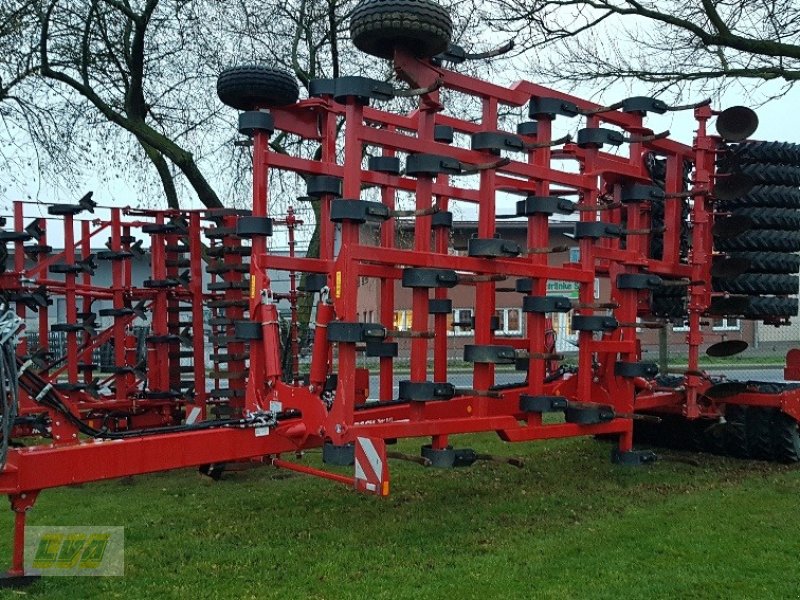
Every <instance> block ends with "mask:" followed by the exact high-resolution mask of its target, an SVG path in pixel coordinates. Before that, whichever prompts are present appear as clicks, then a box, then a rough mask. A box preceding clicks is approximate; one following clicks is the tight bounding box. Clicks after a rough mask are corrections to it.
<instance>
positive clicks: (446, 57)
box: [432, 40, 514, 65]
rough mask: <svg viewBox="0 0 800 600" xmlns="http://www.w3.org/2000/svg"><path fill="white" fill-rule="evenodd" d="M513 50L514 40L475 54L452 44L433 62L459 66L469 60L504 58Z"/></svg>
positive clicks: (435, 57)
mask: <svg viewBox="0 0 800 600" xmlns="http://www.w3.org/2000/svg"><path fill="white" fill-rule="evenodd" d="M513 49H514V40H509V41H507V42H505V43H504V44H501V45H500V46H498V47H497V48H494V49H492V50H487V51H485V52H475V53H470V52H467V51H466V50H465V49H464V48H462V47H461V46H459V45H457V44H453V43H452V42H451V43H450V44H448V46H447V50H445V51H444V52H442V53H441V54H437V55H436V56H434V57H433V59H432V60H433V62H434V64H442V63H445V62H449V63H452V64H454V65H458V64H461V63H463V62H464V61H467V60H483V59H487V58H495V57H497V56H502V55H503V54H506V53H508V52H511V50H513Z"/></svg>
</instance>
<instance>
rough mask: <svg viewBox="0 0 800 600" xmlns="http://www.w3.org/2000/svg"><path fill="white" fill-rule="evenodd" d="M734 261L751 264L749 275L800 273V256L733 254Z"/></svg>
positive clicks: (759, 253)
mask: <svg viewBox="0 0 800 600" xmlns="http://www.w3.org/2000/svg"><path fill="white" fill-rule="evenodd" d="M728 257H729V258H731V259H733V260H742V261H747V262H748V263H750V267H749V268H748V269H747V272H748V273H797V272H798V271H800V255H797V254H790V253H785V252H732V253H730V254H729V255H728Z"/></svg>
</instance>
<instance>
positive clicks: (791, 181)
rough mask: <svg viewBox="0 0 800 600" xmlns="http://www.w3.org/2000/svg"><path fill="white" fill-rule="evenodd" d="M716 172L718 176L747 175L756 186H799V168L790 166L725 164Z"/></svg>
mask: <svg viewBox="0 0 800 600" xmlns="http://www.w3.org/2000/svg"><path fill="white" fill-rule="evenodd" d="M718 172H719V174H720V175H727V174H734V173H739V174H742V175H747V177H749V178H750V179H752V180H753V183H754V184H756V185H792V186H798V185H800V167H795V166H792V165H769V164H761V163H752V164H744V165H730V164H726V165H721V166H720V169H719V171H718Z"/></svg>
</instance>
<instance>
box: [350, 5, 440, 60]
mask: <svg viewBox="0 0 800 600" xmlns="http://www.w3.org/2000/svg"><path fill="white" fill-rule="evenodd" d="M452 36H453V21H452V20H451V18H450V14H449V13H448V11H447V9H445V8H444V7H443V6H440V5H439V4H437V3H436V2H433V1H432V0H361V2H359V3H358V4H357V5H356V7H355V8H354V9H353V13H352V15H351V17H350V37H351V39H352V40H353V45H355V47H356V48H358V49H359V50H361V51H362V52H365V53H366V54H370V55H372V56H377V57H378V58H387V59H391V58H393V57H394V51H395V49H396V48H400V49H404V50H407V51H408V52H410V53H412V54H413V55H414V56H416V57H417V58H431V57H433V56H436V55H437V54H439V53H441V52H444V51H445V50H447V46H448V45H449V44H450V38H451V37H452Z"/></svg>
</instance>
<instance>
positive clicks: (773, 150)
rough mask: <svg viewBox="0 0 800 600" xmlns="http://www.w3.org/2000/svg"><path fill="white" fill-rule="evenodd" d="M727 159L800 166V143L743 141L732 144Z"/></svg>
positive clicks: (741, 161) (740, 161)
mask: <svg viewBox="0 0 800 600" xmlns="http://www.w3.org/2000/svg"><path fill="white" fill-rule="evenodd" d="M725 159H726V160H732V161H735V162H738V163H739V164H748V163H769V164H773V165H794V166H800V145H798V144H788V143H785V142H743V143H741V144H735V145H731V146H730V147H729V149H728V154H727V156H726V157H725Z"/></svg>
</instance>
